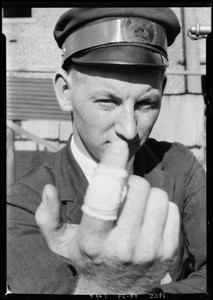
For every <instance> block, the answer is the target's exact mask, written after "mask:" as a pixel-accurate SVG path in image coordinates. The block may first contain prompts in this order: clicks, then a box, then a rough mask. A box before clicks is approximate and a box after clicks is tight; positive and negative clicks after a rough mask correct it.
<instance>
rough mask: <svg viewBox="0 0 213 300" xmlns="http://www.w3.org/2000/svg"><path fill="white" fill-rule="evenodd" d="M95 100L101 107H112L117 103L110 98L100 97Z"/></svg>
mask: <svg viewBox="0 0 213 300" xmlns="http://www.w3.org/2000/svg"><path fill="white" fill-rule="evenodd" d="M96 102H97V103H99V104H100V105H101V106H103V107H114V106H117V105H118V103H117V102H116V101H115V100H112V99H100V100H97V101H96Z"/></svg>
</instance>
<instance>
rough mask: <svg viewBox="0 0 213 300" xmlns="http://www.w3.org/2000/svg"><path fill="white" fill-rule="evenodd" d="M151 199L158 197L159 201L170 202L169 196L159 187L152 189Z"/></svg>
mask: <svg viewBox="0 0 213 300" xmlns="http://www.w3.org/2000/svg"><path fill="white" fill-rule="evenodd" d="M150 197H156V198H157V199H160V201H161V202H162V201H164V202H168V201H169V196H168V194H167V192H166V191H164V190H162V189H159V188H157V187H153V188H151V191H150Z"/></svg>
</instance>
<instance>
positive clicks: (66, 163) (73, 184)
mask: <svg viewBox="0 0 213 300" xmlns="http://www.w3.org/2000/svg"><path fill="white" fill-rule="evenodd" d="M70 141H71V137H70V138H69V140H68V143H67V145H66V146H65V147H64V148H63V149H62V150H61V151H60V152H59V154H58V156H57V158H56V163H55V178H56V180H55V181H56V186H57V188H58V190H59V195H60V198H61V200H62V201H71V202H76V201H77V202H78V203H79V206H81V205H82V204H83V198H84V195H85V193H86V189H87V187H88V181H87V179H86V177H85V175H84V173H83V171H82V170H81V168H80V166H79V165H78V163H77V162H76V160H75V158H74V156H73V154H72V151H71V149H70ZM150 141H151V140H148V141H147V143H146V144H145V145H144V146H143V147H142V149H141V150H140V151H139V152H138V153H137V154H136V156H135V161H134V174H136V175H139V176H141V177H144V178H145V179H146V180H147V181H148V182H149V183H150V186H151V187H157V188H160V189H163V190H165V191H166V192H167V193H168V195H169V199H170V200H171V199H172V198H173V193H174V185H175V180H174V178H173V177H172V176H171V175H170V174H168V173H167V172H166V170H165V166H164V154H165V153H166V152H167V151H168V150H169V149H170V148H169V149H164V150H163V151H161V150H159V149H155V148H156V147H154V149H153V146H154V145H153V144H152V142H150ZM155 146H156V145H155Z"/></svg>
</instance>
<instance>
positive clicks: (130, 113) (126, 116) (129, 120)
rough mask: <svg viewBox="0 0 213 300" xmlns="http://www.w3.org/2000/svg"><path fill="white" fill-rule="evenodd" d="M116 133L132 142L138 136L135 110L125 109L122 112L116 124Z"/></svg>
mask: <svg viewBox="0 0 213 300" xmlns="http://www.w3.org/2000/svg"><path fill="white" fill-rule="evenodd" d="M115 132H116V134H118V135H119V136H121V137H123V139H124V140H132V139H133V138H135V136H136V135H137V120H136V117H135V111H134V108H129V107H128V108H124V109H122V110H121V112H120V114H119V117H118V119H117V121H116V123H115Z"/></svg>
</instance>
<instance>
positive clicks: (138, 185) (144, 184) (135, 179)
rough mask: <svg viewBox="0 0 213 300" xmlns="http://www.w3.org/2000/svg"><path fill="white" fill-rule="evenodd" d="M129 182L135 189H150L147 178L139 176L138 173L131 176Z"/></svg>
mask: <svg viewBox="0 0 213 300" xmlns="http://www.w3.org/2000/svg"><path fill="white" fill-rule="evenodd" d="M128 184H129V187H130V188H133V189H136V190H139V191H141V190H144V189H146V190H149V189H150V184H149V182H148V181H147V180H146V179H144V178H142V177H140V176H137V175H132V176H130V178H129V183H128Z"/></svg>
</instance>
